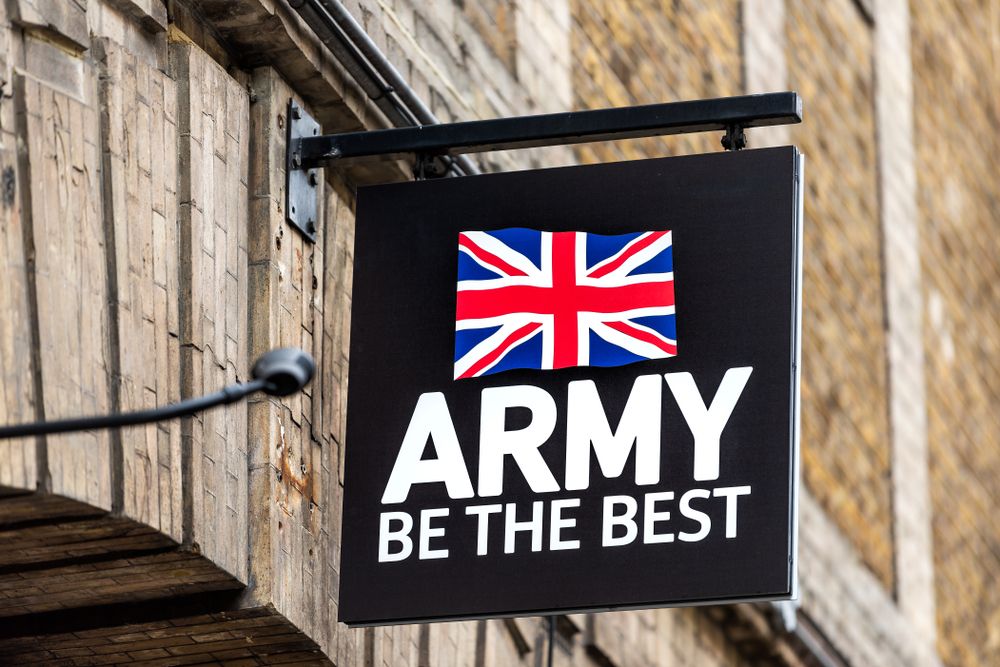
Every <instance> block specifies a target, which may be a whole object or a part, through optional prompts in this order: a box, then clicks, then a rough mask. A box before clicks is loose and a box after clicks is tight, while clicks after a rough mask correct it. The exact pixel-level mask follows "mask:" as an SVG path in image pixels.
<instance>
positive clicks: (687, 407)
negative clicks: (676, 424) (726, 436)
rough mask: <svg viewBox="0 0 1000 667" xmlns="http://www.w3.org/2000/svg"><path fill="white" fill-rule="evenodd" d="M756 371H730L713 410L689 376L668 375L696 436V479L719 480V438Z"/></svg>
mask: <svg viewBox="0 0 1000 667" xmlns="http://www.w3.org/2000/svg"><path fill="white" fill-rule="evenodd" d="M752 371H753V368H752V367H750V366H744V367H742V368H730V369H729V370H728V371H726V375H725V376H724V377H723V378H722V383H721V384H720V385H719V389H718V391H716V392H715V398H714V399H713V400H712V405H711V407H708V408H706V407H705V402H704V401H703V400H702V398H701V393H700V392H699V391H698V386H697V385H696V384H695V382H694V378H693V377H692V376H691V374H690V373H667V374H666V375H664V378H665V379H666V380H667V385H668V386H669V387H670V391H671V392H672V393H673V395H674V399H676V401H677V405H678V406H679V407H680V409H681V413H682V414H683V415H684V419H685V420H686V421H687V424H688V428H689V429H691V433H692V435H694V478H695V480H697V481H705V480H713V479H719V438H720V437H721V436H722V429H724V428H725V427H726V424H727V423H728V422H729V417H730V416H732V414H733V408H735V407H736V401H738V400H739V398H740V395H741V394H742V393H743V388H744V387H746V384H747V380H749V379H750V373H751V372H752Z"/></svg>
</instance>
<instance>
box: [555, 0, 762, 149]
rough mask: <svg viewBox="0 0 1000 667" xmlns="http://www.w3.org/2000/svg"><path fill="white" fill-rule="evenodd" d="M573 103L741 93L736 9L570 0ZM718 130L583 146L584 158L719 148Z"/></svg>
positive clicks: (689, 0) (726, 1) (729, 3)
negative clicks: (700, 133)
mask: <svg viewBox="0 0 1000 667" xmlns="http://www.w3.org/2000/svg"><path fill="white" fill-rule="evenodd" d="M571 7H572V16H573V25H572V32H571V44H572V52H573V64H572V80H573V92H574V96H575V99H574V106H575V107H576V108H604V107H618V106H629V105H632V104H653V103H657V102H671V101H676V100H686V99H701V98H708V97H723V96H726V95H738V94H740V93H741V92H742V90H743V70H742V60H741V51H740V7H739V2H736V1H735V0H718V1H716V2H707V3H705V2H695V1H693V0H682V1H679V2H669V3H667V2H653V1H651V0H642V1H641V2H632V3H618V2H588V1H586V0H574V1H573V2H572V5H571ZM719 139H720V136H717V135H716V134H704V135H690V134H689V135H681V136H677V137H668V138H665V139H643V140H631V141H618V142H613V143H604V144H587V145H584V146H582V147H580V148H579V149H577V151H576V153H577V157H578V159H579V160H580V161H581V162H608V161H614V160H631V159H638V158H642V157H652V156H663V155H671V154H684V153H703V152H706V151H715V150H718V149H719Z"/></svg>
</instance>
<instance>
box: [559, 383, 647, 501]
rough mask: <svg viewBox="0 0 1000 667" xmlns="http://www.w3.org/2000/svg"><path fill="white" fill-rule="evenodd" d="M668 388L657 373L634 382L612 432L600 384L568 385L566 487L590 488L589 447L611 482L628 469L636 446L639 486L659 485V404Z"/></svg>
mask: <svg viewBox="0 0 1000 667" xmlns="http://www.w3.org/2000/svg"><path fill="white" fill-rule="evenodd" d="M662 389H663V385H662V384H661V383H660V378H659V376H658V375H642V376H639V377H637V378H636V379H635V384H633V385H632V393H631V394H629V397H628V403H626V404H625V409H624V410H623V411H622V417H621V420H620V421H619V422H618V430H617V431H615V432H614V433H612V432H611V426H610V424H608V417H607V415H606V414H605V412H604V406H603V404H602V403H601V398H600V396H598V394H597V386H596V385H595V384H594V382H593V380H579V381H577V382H570V383H569V395H568V399H567V404H568V405H567V413H568V414H567V417H566V488H567V489H572V490H579V489H586V488H587V487H588V486H590V444H591V443H593V445H594V454H595V455H596V456H597V462H598V464H599V465H600V466H601V472H602V473H603V474H604V476H605V477H607V478H609V479H611V478H614V477H619V476H620V475H621V474H622V471H623V470H624V469H625V464H626V462H627V461H628V457H629V454H630V453H631V451H632V444H633V443H635V483H636V484H638V485H646V484H656V483H657V482H659V481H660V405H661V403H662Z"/></svg>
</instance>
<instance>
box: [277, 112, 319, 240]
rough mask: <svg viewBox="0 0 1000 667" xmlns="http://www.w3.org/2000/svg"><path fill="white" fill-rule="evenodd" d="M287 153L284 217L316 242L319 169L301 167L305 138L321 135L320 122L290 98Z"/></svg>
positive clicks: (287, 122) (287, 119)
mask: <svg viewBox="0 0 1000 667" xmlns="http://www.w3.org/2000/svg"><path fill="white" fill-rule="evenodd" d="M285 128H286V141H287V144H286V145H287V149H286V154H285V155H286V157H285V219H286V220H287V221H288V223H289V224H290V225H291V226H292V227H294V228H296V229H297V230H299V231H300V232H302V234H303V236H305V237H306V239H307V240H308V241H309V242H310V243H315V242H316V235H317V233H318V227H319V218H318V216H319V169H318V168H310V169H303V168H302V149H301V143H302V139H303V138H305V137H315V136H318V135H319V123H318V122H316V119H315V118H313V117H312V116H310V115H309V114H308V112H306V110H305V109H303V108H302V107H301V106H299V105H298V104H297V103H296V102H295V100H289V101H288V117H287V118H286V122H285Z"/></svg>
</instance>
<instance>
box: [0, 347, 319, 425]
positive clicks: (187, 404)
mask: <svg viewBox="0 0 1000 667" xmlns="http://www.w3.org/2000/svg"><path fill="white" fill-rule="evenodd" d="M315 372H316V362H314V361H313V359H312V357H310V356H309V355H308V354H306V353H305V352H303V351H302V350H299V349H297V348H280V349H277V350H271V351H270V352H268V353H266V354H264V355H263V356H261V357H260V359H258V360H257V363H255V364H254V367H253V370H252V371H251V373H252V375H253V380H251V381H249V382H242V383H239V384H234V385H230V386H228V387H223V388H222V389H220V390H219V391H216V392H213V393H211V394H206V395H205V396H198V397H196V398H189V399H187V400H184V401H181V402H179V403H173V404H171V405H164V406H161V407H158V408H151V409H149V410H138V411H136V412H122V413H118V414H110V415H95V416H91V417H75V418H71V419H60V420H56V421H43V422H32V423H29V424H12V425H8V426H0V440H4V439H7V438H23V437H32V436H39V435H50V434H54V433H68V432H70V431H94V430H98V429H106V428H119V427H122V426H135V425H138V424H148V423H151V422H158V421H164V420H166V419H176V418H177V417H186V416H189V415H193V414H195V413H196V412H201V411H203V410H207V409H209V408H214V407H216V406H219V405H226V404H229V403H235V402H236V401H239V400H240V399H242V398H245V397H247V396H249V395H250V394H253V393H256V392H258V391H263V392H264V393H266V394H268V395H270V396H287V395H289V394H293V393H295V392H297V391H299V390H301V389H302V388H303V387H304V386H305V385H306V384H308V383H309V381H310V380H311V379H312V377H313V375H314V374H315Z"/></svg>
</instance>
